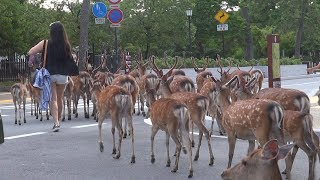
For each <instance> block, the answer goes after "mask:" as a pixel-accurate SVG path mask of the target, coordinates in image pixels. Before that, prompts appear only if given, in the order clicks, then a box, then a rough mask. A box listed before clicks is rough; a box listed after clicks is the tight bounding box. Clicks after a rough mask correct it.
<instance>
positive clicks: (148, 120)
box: [143, 116, 227, 139]
mask: <svg viewBox="0 0 320 180" xmlns="http://www.w3.org/2000/svg"><path fill="white" fill-rule="evenodd" d="M208 117H209V116H208ZM210 118H211V117H210ZM210 120H211V119H210ZM143 121H144V122H145V123H146V124H148V125H150V126H152V123H151V119H150V118H148V119H144V120H143ZM190 134H191V132H190ZM193 134H195V135H199V133H198V132H194V133H193ZM211 137H215V138H223V139H226V138H227V137H226V136H216V135H211Z"/></svg>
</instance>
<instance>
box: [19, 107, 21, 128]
mask: <svg viewBox="0 0 320 180" xmlns="http://www.w3.org/2000/svg"><path fill="white" fill-rule="evenodd" d="M19 125H21V102H20V101H19Z"/></svg>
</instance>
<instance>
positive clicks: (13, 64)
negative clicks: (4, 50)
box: [0, 58, 30, 82]
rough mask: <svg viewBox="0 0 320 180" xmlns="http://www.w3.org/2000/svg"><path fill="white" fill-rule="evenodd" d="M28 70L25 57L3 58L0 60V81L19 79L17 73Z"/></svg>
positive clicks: (25, 72)
mask: <svg viewBox="0 0 320 180" xmlns="http://www.w3.org/2000/svg"><path fill="white" fill-rule="evenodd" d="M29 72H30V70H29V67H28V62H27V60H26V58H15V59H3V60H1V61H0V82H4V81H19V78H18V75H19V74H27V73H29Z"/></svg>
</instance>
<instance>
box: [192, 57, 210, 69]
mask: <svg viewBox="0 0 320 180" xmlns="http://www.w3.org/2000/svg"><path fill="white" fill-rule="evenodd" d="M191 61H192V63H193V68H194V71H196V72H197V73H201V72H203V71H205V70H206V69H207V66H208V64H209V57H208V56H207V57H206V64H205V65H204V67H203V68H202V69H199V67H198V66H197V64H196V63H195V61H194V59H193V57H191Z"/></svg>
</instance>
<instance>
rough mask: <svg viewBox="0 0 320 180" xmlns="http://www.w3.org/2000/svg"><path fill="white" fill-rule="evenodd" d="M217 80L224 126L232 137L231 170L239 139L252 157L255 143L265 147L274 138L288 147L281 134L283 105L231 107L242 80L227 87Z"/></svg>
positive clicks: (262, 103)
mask: <svg viewBox="0 0 320 180" xmlns="http://www.w3.org/2000/svg"><path fill="white" fill-rule="evenodd" d="M213 80H214V81H215V82H216V86H217V92H218V97H217V98H218V99H217V100H218V107H219V109H220V111H221V112H223V115H222V125H223V127H224V129H225V131H226V133H227V135H228V143H229V162H228V168H229V167H230V166H231V163H232V158H233V153H234V149H235V143H236V139H237V138H239V139H243V140H248V141H249V149H248V154H249V152H251V151H252V150H253V149H254V145H255V140H257V141H258V142H259V143H260V145H263V144H265V143H266V142H267V141H268V140H269V138H270V136H271V135H273V136H274V137H276V138H277V139H279V141H281V143H284V141H283V133H282V131H281V129H282V126H283V123H282V122H283V110H282V108H281V106H280V104H278V103H277V102H275V101H272V100H268V99H249V100H243V101H236V102H234V103H231V102H230V99H229V92H230V91H232V89H234V88H235V87H238V86H239V79H238V76H235V77H233V78H232V79H231V80H230V81H229V82H227V83H226V84H224V85H222V84H221V82H220V81H219V80H216V79H215V78H213Z"/></svg>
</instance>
